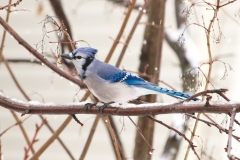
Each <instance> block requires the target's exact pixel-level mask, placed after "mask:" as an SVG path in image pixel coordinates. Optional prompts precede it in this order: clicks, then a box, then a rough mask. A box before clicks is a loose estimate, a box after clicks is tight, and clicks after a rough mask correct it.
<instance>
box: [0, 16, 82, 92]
mask: <svg viewBox="0 0 240 160" xmlns="http://www.w3.org/2000/svg"><path fill="white" fill-rule="evenodd" d="M0 24H1V25H2V26H3V28H5V30H6V31H7V32H8V33H9V34H11V35H12V36H13V37H14V38H15V39H16V40H17V41H18V43H19V44H20V45H22V46H23V47H24V48H26V49H27V50H28V51H29V52H30V53H31V54H33V55H34V56H35V57H36V58H38V59H39V60H40V61H41V62H42V63H44V64H45V65H46V66H48V67H49V68H50V69H52V70H53V71H54V72H56V73H57V74H59V75H60V76H62V77H64V78H66V79H68V80H70V81H72V82H73V83H75V84H77V85H79V86H80V87H82V88H86V85H85V84H84V83H83V82H82V81H80V80H78V79H76V78H75V77H73V76H71V75H69V74H67V73H65V72H64V71H62V70H61V69H59V68H58V67H57V66H56V65H54V64H52V63H51V62H49V61H48V60H47V59H46V58H45V57H44V55H42V54H40V53H39V52H38V51H37V50H36V49H34V48H33V47H31V46H30V45H29V44H28V43H27V42H26V41H25V40H23V39H22V38H21V37H20V36H19V35H18V34H17V33H16V32H15V31H14V30H13V29H12V27H11V26H9V25H8V23H7V22H5V21H4V20H3V19H2V17H0Z"/></svg>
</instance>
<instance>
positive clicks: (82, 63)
mask: <svg viewBox="0 0 240 160" xmlns="http://www.w3.org/2000/svg"><path fill="white" fill-rule="evenodd" d="M96 53H97V50H96V49H94V48H91V47H82V48H78V49H75V50H74V51H72V52H71V53H69V54H62V55H61V57H62V58H65V59H69V60H71V61H72V62H73V64H74V66H75V67H76V69H77V71H78V72H79V74H80V76H81V77H82V78H83V79H84V73H85V71H86V70H87V67H88V66H89V65H90V64H91V63H92V61H93V60H94V58H95V54H96Z"/></svg>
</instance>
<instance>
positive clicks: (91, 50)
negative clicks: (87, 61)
mask: <svg viewBox="0 0 240 160" xmlns="http://www.w3.org/2000/svg"><path fill="white" fill-rule="evenodd" d="M78 52H80V53H84V54H86V55H87V56H88V57H94V55H95V54H96V53H97V49H94V48H91V47H81V48H77V49H75V50H74V51H72V54H73V56H75V54H77V53H78Z"/></svg>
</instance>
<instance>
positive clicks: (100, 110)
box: [98, 101, 115, 114]
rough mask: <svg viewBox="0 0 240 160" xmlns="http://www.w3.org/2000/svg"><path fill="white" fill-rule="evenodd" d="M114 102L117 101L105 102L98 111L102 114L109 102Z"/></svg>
mask: <svg viewBox="0 0 240 160" xmlns="http://www.w3.org/2000/svg"><path fill="white" fill-rule="evenodd" d="M112 103H115V102H113V101H111V102H108V103H104V102H103V105H102V106H100V107H99V108H98V111H99V112H100V113H101V114H102V112H103V110H104V108H106V107H107V106H109V104H112Z"/></svg>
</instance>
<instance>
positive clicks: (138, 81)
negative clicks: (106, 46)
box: [110, 72, 199, 101]
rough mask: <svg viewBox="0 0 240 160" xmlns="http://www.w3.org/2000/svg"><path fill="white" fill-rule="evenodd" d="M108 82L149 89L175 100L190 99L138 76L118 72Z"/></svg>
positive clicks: (183, 94)
mask: <svg viewBox="0 0 240 160" xmlns="http://www.w3.org/2000/svg"><path fill="white" fill-rule="evenodd" d="M110 80H111V82H123V83H126V84H127V85H131V86H136V87H141V88H145V89H149V90H152V91H156V92H159V93H164V94H167V95H169V96H172V97H175V98H180V99H186V98H188V97H190V96H189V95H188V94H186V93H182V92H178V91H175V90H169V89H167V88H162V87H160V86H158V85H156V84H154V83H150V82H148V81H145V80H144V79H142V78H140V77H138V76H134V75H132V74H130V73H128V72H120V73H118V74H116V75H113V76H112V77H111V78H110ZM193 100H194V101H197V100H199V99H198V98H194V99H193Z"/></svg>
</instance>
